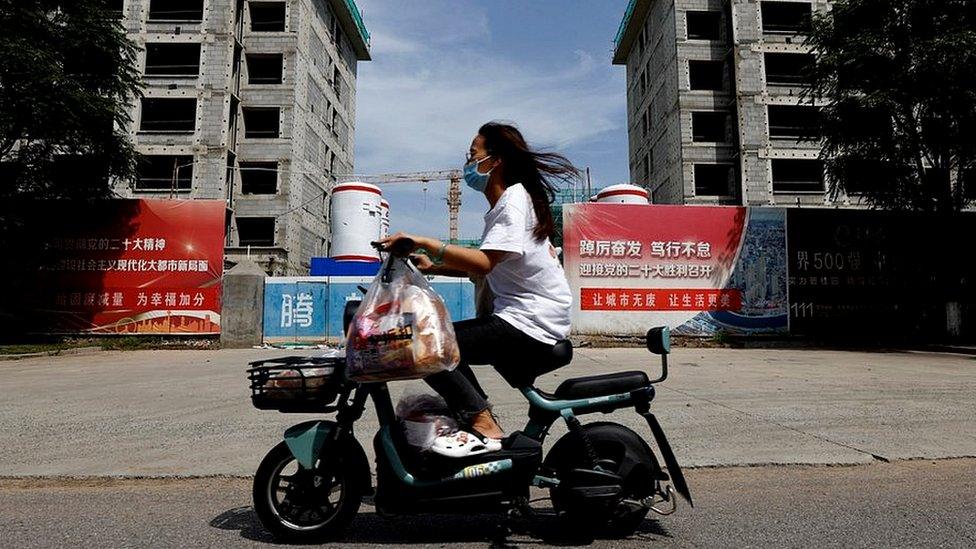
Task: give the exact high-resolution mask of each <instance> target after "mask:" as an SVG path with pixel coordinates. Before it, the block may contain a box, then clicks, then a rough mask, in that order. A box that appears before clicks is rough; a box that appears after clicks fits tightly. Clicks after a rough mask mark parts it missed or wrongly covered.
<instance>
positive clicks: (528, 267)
mask: <svg viewBox="0 0 976 549" xmlns="http://www.w3.org/2000/svg"><path fill="white" fill-rule="evenodd" d="M536 223H537V218H536V215H535V210H534V209H533V208H532V198H531V197H530V196H529V193H528V192H527V191H526V190H525V187H523V186H522V184H521V183H519V184H515V185H512V186H511V187H509V188H507V189H505V192H504V193H502V196H501V197H500V198H499V199H498V202H496V203H495V206H494V207H493V208H492V209H491V210H489V211H488V213H486V214H485V232H484V233H483V234H482V235H481V249H482V250H497V251H502V252H509V253H508V254H506V257H505V258H504V259H503V260H502V261H500V262H499V263H497V264H496V265H495V268H493V269H492V270H491V272H490V273H488V277H487V279H488V285H489V286H490V287H491V291H492V292H493V293H494V294H495V302H494V313H495V314H496V315H498V316H499V317H501V318H502V320H505V321H506V322H508V323H509V324H511V325H512V326H514V327H516V328H518V329H519V330H521V331H523V332H525V333H526V334H527V335H529V336H531V337H532V338H534V339H537V340H539V341H542V342H543V343H548V344H550V345H552V344H555V343H556V342H557V341H559V340H560V339H566V338H567V337H569V307H570V305H572V303H573V296H572V293H570V291H569V283H568V282H567V281H566V274H565V273H564V272H563V268H562V265H560V264H559V260H558V259H556V257H555V255H556V253H555V249H554V248H553V247H552V244H551V243H550V242H549V239H548V238H545V239H542V240H537V239H536V238H535V236H534V235H533V234H532V230H533V229H534V228H535V226H536Z"/></svg>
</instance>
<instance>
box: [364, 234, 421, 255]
mask: <svg viewBox="0 0 976 549" xmlns="http://www.w3.org/2000/svg"><path fill="white" fill-rule="evenodd" d="M369 244H370V245H371V246H372V247H374V248H376V249H377V250H379V251H381V252H388V253H390V254H393V255H395V256H397V257H406V256H408V255H410V252H412V251H413V250H414V248H416V247H417V243H416V242H414V241H413V239H412V238H398V239H397V240H396V241H395V242H394V243H393V245H391V246H384V245H383V244H382V243H380V242H370V243H369Z"/></svg>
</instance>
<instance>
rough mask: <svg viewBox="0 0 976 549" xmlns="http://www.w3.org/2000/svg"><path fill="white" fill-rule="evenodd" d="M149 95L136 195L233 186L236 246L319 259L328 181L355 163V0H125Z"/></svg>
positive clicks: (231, 223) (366, 55) (292, 270)
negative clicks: (317, 257)
mask: <svg viewBox="0 0 976 549" xmlns="http://www.w3.org/2000/svg"><path fill="white" fill-rule="evenodd" d="M115 3H116V4H117V9H118V10H119V11H120V13H121V14H122V22H123V25H124V27H125V29H126V31H127V33H128V36H129V38H130V39H131V40H132V41H133V42H134V43H135V44H136V45H137V46H138V47H139V48H140V50H141V51H140V54H139V58H138V61H137V64H138V66H139V68H140V69H141V71H142V74H143V76H144V82H145V90H144V96H143V97H142V98H140V99H139V100H138V102H137V103H136V104H134V105H133V106H132V112H131V117H132V120H133V124H132V127H131V135H132V140H133V142H134V144H135V147H136V150H137V151H138V152H139V153H141V154H142V155H143V160H142V161H141V163H140V165H139V171H138V178H137V179H136V180H135V181H133V182H132V183H131V184H130V183H127V184H119V185H117V186H116V192H117V193H118V194H120V195H122V196H127V197H135V198H165V197H172V198H186V199H221V200H226V202H227V206H228V211H229V212H230V215H229V217H228V231H227V242H226V254H225V256H226V259H227V260H228V261H229V262H231V263H234V262H236V261H238V260H240V259H241V258H242V257H244V256H248V255H249V256H250V257H251V258H252V259H254V260H256V261H257V262H258V263H260V264H261V265H263V266H264V267H265V268H266V270H267V271H268V272H269V273H272V274H301V273H307V272H308V269H309V263H310V259H311V258H312V257H313V256H323V255H326V251H327V245H328V242H329V219H328V216H329V208H328V191H329V189H330V188H331V186H332V185H333V184H334V183H335V181H336V178H337V176H339V175H343V174H349V173H352V171H353V124H354V121H355V111H356V109H355V107H356V103H355V99H356V64H357V63H358V62H359V61H367V60H369V59H370V52H369V32H368V31H367V30H366V27H365V25H364V24H363V19H362V16H361V14H360V12H359V9H358V7H357V6H356V3H355V1H354V0H286V1H263V0H262V1H250V0H248V1H245V0H116V2H115Z"/></svg>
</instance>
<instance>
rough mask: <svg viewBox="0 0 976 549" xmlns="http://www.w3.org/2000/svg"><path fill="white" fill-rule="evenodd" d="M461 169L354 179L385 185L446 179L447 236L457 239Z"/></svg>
mask: <svg viewBox="0 0 976 549" xmlns="http://www.w3.org/2000/svg"><path fill="white" fill-rule="evenodd" d="M461 177H462V175H461V170H435V171H430V172H409V173H384V174H378V175H362V176H356V178H355V180H356V181H362V182H363V183H372V184H373V185H387V184H392V183H423V184H427V183H430V182H432V181H447V182H448V188H447V211H448V215H449V225H448V236H449V238H450V239H451V240H453V241H457V239H458V212H460V211H461Z"/></svg>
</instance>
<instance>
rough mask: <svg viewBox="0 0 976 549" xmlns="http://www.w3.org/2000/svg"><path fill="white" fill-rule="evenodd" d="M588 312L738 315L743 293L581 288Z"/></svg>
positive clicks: (583, 307) (583, 304)
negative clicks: (689, 312)
mask: <svg viewBox="0 0 976 549" xmlns="http://www.w3.org/2000/svg"><path fill="white" fill-rule="evenodd" d="M579 305H580V309H581V310H584V311H737V310H739V307H741V306H742V292H740V291H739V290H735V289H729V290H702V289H694V288H684V289H678V288H674V289H669V290H654V289H645V288H581V289H580V304H579Z"/></svg>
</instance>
